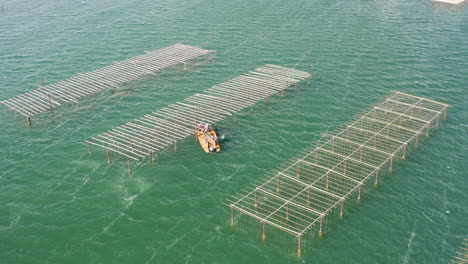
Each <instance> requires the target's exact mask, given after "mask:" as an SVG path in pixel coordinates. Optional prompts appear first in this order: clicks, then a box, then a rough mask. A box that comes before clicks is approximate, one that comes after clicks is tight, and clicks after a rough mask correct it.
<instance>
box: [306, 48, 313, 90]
mask: <svg viewBox="0 0 468 264" xmlns="http://www.w3.org/2000/svg"><path fill="white" fill-rule="evenodd" d="M310 57H311V54H310V50H309V78H308V79H307V85H310V77H311V76H312V75H311V73H310V71H311V65H310Z"/></svg>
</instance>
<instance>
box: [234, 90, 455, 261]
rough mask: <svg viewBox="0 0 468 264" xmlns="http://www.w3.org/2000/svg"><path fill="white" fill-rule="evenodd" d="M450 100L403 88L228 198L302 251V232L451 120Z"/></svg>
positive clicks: (341, 210)
mask: <svg viewBox="0 0 468 264" xmlns="http://www.w3.org/2000/svg"><path fill="white" fill-rule="evenodd" d="M448 107H449V105H448V104H444V103H441V102H437V101H433V100H430V99H426V98H423V97H418V96H415V95H410V94H407V93H402V92H398V91H393V92H391V94H390V95H388V96H387V97H386V98H385V99H384V100H383V101H381V102H378V103H376V104H374V105H372V106H371V107H370V109H369V110H368V111H366V112H364V113H363V114H361V115H360V116H358V117H357V118H356V119H354V120H352V121H350V122H348V123H346V124H344V125H343V126H341V127H339V128H338V129H337V130H336V132H335V133H333V134H325V135H324V137H323V138H322V139H321V141H320V142H319V143H318V144H317V145H316V146H317V147H309V148H308V149H306V150H305V151H304V152H303V153H302V155H301V156H300V157H299V158H294V159H292V161H290V162H288V163H286V164H285V165H284V166H283V167H281V168H280V169H279V170H275V171H273V172H272V173H271V174H269V175H267V176H266V178H265V179H264V180H263V181H262V182H261V183H260V184H253V186H251V187H247V188H245V189H244V190H242V193H240V194H238V195H235V196H233V199H229V200H228V201H229V203H228V206H229V207H230V209H231V224H234V221H235V217H234V211H238V212H240V213H241V214H242V215H248V216H250V217H252V218H255V219H257V220H259V221H260V222H262V224H263V237H264V238H265V237H266V233H265V232H266V225H270V226H273V227H276V228H278V229H280V230H282V231H285V232H288V233H290V234H292V235H294V236H296V237H297V240H298V254H301V243H302V238H303V236H304V235H305V234H306V233H307V232H308V231H309V230H310V229H311V228H312V227H314V226H317V225H318V229H319V234H320V235H321V233H322V226H323V221H324V218H325V217H326V216H327V215H328V214H329V213H330V212H331V211H332V210H333V209H335V208H337V209H339V211H340V215H341V216H342V215H343V210H344V206H345V201H346V199H347V198H349V197H350V196H351V195H352V194H356V193H357V197H358V199H359V200H360V198H361V189H362V187H363V186H364V184H365V183H366V182H367V181H368V180H370V179H371V178H373V179H374V180H375V184H378V181H379V172H380V171H381V170H382V169H384V168H387V167H388V168H389V170H392V168H393V161H394V159H396V158H400V159H405V157H406V152H407V148H408V145H409V144H410V143H414V144H415V145H416V146H417V145H418V143H419V139H420V137H421V136H422V135H426V136H429V131H430V128H431V125H435V126H439V122H440V118H441V116H442V115H443V116H444V119H445V118H446V115H447V111H448Z"/></svg>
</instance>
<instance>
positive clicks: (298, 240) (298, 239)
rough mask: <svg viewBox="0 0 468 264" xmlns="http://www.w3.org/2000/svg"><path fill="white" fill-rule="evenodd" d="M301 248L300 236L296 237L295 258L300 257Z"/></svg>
mask: <svg viewBox="0 0 468 264" xmlns="http://www.w3.org/2000/svg"><path fill="white" fill-rule="evenodd" d="M301 247H302V236H301V235H299V236H297V256H298V257H300V256H301V254H302V253H301Z"/></svg>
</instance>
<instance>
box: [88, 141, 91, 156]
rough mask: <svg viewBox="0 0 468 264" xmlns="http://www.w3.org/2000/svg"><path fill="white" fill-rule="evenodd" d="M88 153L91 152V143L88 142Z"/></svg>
mask: <svg viewBox="0 0 468 264" xmlns="http://www.w3.org/2000/svg"><path fill="white" fill-rule="evenodd" d="M88 153H89V154H91V144H89V143H88Z"/></svg>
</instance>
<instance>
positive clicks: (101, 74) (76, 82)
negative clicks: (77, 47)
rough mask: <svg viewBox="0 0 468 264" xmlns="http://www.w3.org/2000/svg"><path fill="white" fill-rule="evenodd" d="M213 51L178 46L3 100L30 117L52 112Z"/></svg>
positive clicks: (148, 53) (12, 108)
mask: <svg viewBox="0 0 468 264" xmlns="http://www.w3.org/2000/svg"><path fill="white" fill-rule="evenodd" d="M211 52H213V51H212V50H206V49H201V48H198V47H193V46H187V45H182V44H175V45H172V46H170V47H167V48H163V49H159V50H155V51H151V52H146V53H145V54H142V55H139V56H136V57H133V58H130V59H127V60H124V61H120V62H115V63H113V64H111V65H109V66H105V67H103V68H100V69H97V70H94V71H91V72H88V73H82V74H78V75H76V76H74V77H72V78H69V79H67V80H64V81H60V82H57V83H54V84H51V85H47V86H41V87H40V88H38V89H36V90H33V91H30V92H27V93H25V94H21V95H18V96H15V97H12V98H10V99H6V100H3V101H0V103H1V104H3V106H4V107H5V108H8V109H10V110H12V111H14V112H15V113H19V114H21V115H23V116H26V117H27V120H28V123H29V124H31V116H33V115H36V114H39V113H42V112H46V111H50V112H51V114H53V111H54V108H55V107H57V106H59V105H61V104H63V103H70V104H73V103H78V100H79V99H81V98H82V97H85V96H88V95H91V94H94V93H97V92H100V91H103V90H106V89H110V88H114V87H117V86H118V85H121V84H123V83H126V82H129V81H132V80H136V79H138V78H139V77H141V76H143V75H147V74H152V73H155V72H157V71H159V70H162V69H165V68H168V67H171V66H174V65H177V64H181V63H183V64H184V66H186V62H187V61H188V60H191V59H195V58H197V57H200V56H203V55H207V54H209V53H211Z"/></svg>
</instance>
